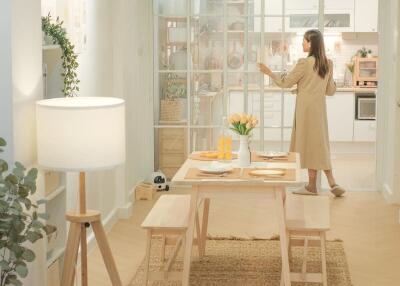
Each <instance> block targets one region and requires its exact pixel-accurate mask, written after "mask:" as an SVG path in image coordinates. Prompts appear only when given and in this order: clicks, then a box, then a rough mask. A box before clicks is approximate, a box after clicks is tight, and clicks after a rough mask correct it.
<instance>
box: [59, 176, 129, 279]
mask: <svg viewBox="0 0 400 286" xmlns="http://www.w3.org/2000/svg"><path fill="white" fill-rule="evenodd" d="M79 205H80V206H79V212H67V214H66V219H67V221H69V222H70V226H69V233H68V240H67V246H66V249H65V257H64V268H63V274H62V278H61V286H73V285H74V277H75V266H76V262H77V258H78V252H79V245H80V246H81V258H82V260H81V281H82V284H81V285H82V286H87V285H88V275H87V273H88V271H87V240H86V227H89V226H92V228H93V232H94V236H95V237H96V240H97V245H98V246H99V249H100V252H101V255H102V256H103V260H104V264H105V265H106V268H107V271H108V275H109V276H110V279H111V283H112V285H113V286H122V282H121V278H120V277H119V274H118V271H117V267H116V266H115V261H114V258H113V256H112V252H111V249H110V246H109V244H108V241H107V237H106V232H105V231H104V228H103V225H102V223H101V215H100V212H99V211H93V210H86V192H85V173H84V172H81V173H80V174H79Z"/></svg>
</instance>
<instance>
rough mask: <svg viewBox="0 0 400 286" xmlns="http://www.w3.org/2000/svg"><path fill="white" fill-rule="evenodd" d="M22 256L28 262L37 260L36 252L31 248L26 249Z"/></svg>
mask: <svg viewBox="0 0 400 286" xmlns="http://www.w3.org/2000/svg"><path fill="white" fill-rule="evenodd" d="M22 258H24V259H25V260H26V261H27V262H32V261H33V260H35V253H34V252H33V251H32V250H30V249H25V251H24V253H23V254H22Z"/></svg>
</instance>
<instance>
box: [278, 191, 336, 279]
mask: <svg viewBox="0 0 400 286" xmlns="http://www.w3.org/2000/svg"><path fill="white" fill-rule="evenodd" d="M329 213H330V210H329V198H328V197H327V196H299V195H292V196H289V197H288V199H287V201H286V227H287V231H288V234H289V247H288V249H289V255H290V256H291V247H292V246H303V247H304V250H303V265H302V271H301V273H294V272H291V273H290V277H291V281H293V282H313V283H322V284H323V285H324V286H327V285H328V283H327V272H326V247H325V242H326V235H325V233H326V231H328V230H329V229H330V218H329V217H330V216H329ZM313 246H320V247H321V264H322V271H321V273H307V248H308V247H313ZM281 284H282V282H281Z"/></svg>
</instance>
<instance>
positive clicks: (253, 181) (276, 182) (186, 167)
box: [171, 153, 303, 186]
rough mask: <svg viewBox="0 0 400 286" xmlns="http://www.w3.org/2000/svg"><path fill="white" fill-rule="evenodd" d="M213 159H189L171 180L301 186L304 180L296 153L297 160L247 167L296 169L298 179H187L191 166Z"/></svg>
mask: <svg viewBox="0 0 400 286" xmlns="http://www.w3.org/2000/svg"><path fill="white" fill-rule="evenodd" d="M211 163H212V161H200V160H192V159H187V160H186V161H185V163H183V165H182V166H181V167H180V168H179V170H178V172H177V173H176V174H175V176H174V177H173V178H172V180H171V182H172V183H173V184H174V185H263V186H265V185H270V186H299V185H301V184H302V183H303V182H302V181H301V176H300V171H301V168H300V155H299V154H298V153H297V154H296V162H292V163H288V162H279V161H277V162H253V163H251V165H250V166H249V167H246V168H256V167H257V168H279V169H295V170H296V179H295V180H294V181H283V180H268V179H266V178H260V179H251V180H248V179H226V178H224V177H221V178H212V177H211V178H202V179H185V176H186V174H187V172H188V170H189V169H190V168H201V167H204V166H207V165H209V164H211ZM231 164H232V167H234V168H238V165H237V160H232V162H231Z"/></svg>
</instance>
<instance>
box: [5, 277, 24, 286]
mask: <svg viewBox="0 0 400 286" xmlns="http://www.w3.org/2000/svg"><path fill="white" fill-rule="evenodd" d="M10 276H11V275H10ZM10 276H9V277H8V278H7V283H8V284H11V285H14V286H23V284H22V282H21V281H20V280H18V278H16V277H10ZM8 284H6V285H8Z"/></svg>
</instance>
